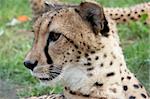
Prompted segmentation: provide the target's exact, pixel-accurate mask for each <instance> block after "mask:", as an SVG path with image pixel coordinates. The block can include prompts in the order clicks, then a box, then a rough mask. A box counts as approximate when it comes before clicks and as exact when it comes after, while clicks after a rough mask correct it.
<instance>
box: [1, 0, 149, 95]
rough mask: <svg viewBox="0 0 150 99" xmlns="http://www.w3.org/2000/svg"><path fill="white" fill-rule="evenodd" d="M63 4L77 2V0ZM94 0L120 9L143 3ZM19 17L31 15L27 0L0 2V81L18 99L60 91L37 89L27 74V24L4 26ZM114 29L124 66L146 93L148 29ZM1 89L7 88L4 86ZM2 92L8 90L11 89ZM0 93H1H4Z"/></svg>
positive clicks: (132, 25)
mask: <svg viewBox="0 0 150 99" xmlns="http://www.w3.org/2000/svg"><path fill="white" fill-rule="evenodd" d="M64 1H69V2H72V3H79V2H80V0H64ZM98 1H99V2H101V3H102V4H103V5H105V6H109V7H110V6H111V7H112V6H113V7H116V6H120V7H122V5H123V6H128V5H132V4H136V3H140V2H143V0H112V1H111V0H98ZM145 1H149V0H145ZM19 15H28V16H30V17H31V16H32V15H31V10H30V8H29V4H28V0H0V30H4V34H2V35H0V79H1V80H0V81H2V82H6V83H7V84H8V85H9V86H12V87H13V88H14V89H15V90H16V94H17V95H18V96H19V97H27V96H34V95H41V94H46V93H51V92H56V93H58V92H61V91H62V88H61V87H60V86H58V87H56V88H49V87H45V86H41V85H40V84H39V82H38V81H37V79H36V78H34V77H32V76H31V75H30V72H29V71H28V70H27V69H26V68H25V67H24V66H23V60H24V57H25V54H26V53H27V52H28V50H29V49H30V48H31V44H32V39H33V35H32V34H31V33H28V32H23V31H30V30H31V23H30V22H26V23H23V24H19V25H16V26H13V27H7V26H6V23H7V22H9V21H10V20H11V19H12V18H14V17H17V16H19ZM118 29H119V35H120V37H121V42H122V44H123V50H124V54H125V59H126V61H127V64H128V67H129V68H130V70H131V71H132V72H134V73H135V74H136V75H137V77H138V78H139V79H140V81H141V82H142V83H143V84H144V85H145V86H146V89H147V90H148V91H149V92H150V81H149V80H150V79H149V75H150V74H149V72H150V67H149V66H150V56H149V55H150V51H149V49H150V47H149V46H148V45H150V36H149V34H150V32H149V27H148V26H144V25H143V24H141V23H140V22H136V23H135V22H134V23H132V22H131V23H130V24H125V25H119V27H118ZM0 84H1V83H0ZM3 87H4V88H5V87H8V86H7V85H6V84H5V86H3ZM5 89H7V90H11V89H12V88H10V87H9V88H5ZM9 92H11V91H9ZM0 93H1V89H0ZM3 94H5V91H4V92H3ZM0 95H1V94H0Z"/></svg>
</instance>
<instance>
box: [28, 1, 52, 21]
mask: <svg viewBox="0 0 150 99" xmlns="http://www.w3.org/2000/svg"><path fill="white" fill-rule="evenodd" d="M29 1H30V4H31V8H32V12H33V20H34V21H35V20H36V19H37V18H38V17H39V16H40V15H42V14H43V13H45V12H48V11H50V10H54V9H55V7H54V5H53V4H51V2H47V1H45V0H29Z"/></svg>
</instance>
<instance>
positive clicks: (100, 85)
mask: <svg viewBox="0 0 150 99" xmlns="http://www.w3.org/2000/svg"><path fill="white" fill-rule="evenodd" d="M94 86H97V87H102V86H103V83H98V82H96V83H94Z"/></svg>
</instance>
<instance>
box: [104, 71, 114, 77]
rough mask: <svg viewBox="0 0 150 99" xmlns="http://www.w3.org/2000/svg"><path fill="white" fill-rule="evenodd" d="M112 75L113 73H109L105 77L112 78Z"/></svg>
mask: <svg viewBox="0 0 150 99" xmlns="http://www.w3.org/2000/svg"><path fill="white" fill-rule="evenodd" d="M113 75H115V73H114V72H110V73H108V74H107V75H106V76H107V77H110V76H113Z"/></svg>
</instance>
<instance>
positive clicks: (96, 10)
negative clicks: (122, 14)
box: [77, 2, 109, 36]
mask: <svg viewBox="0 0 150 99" xmlns="http://www.w3.org/2000/svg"><path fill="white" fill-rule="evenodd" d="M77 11H78V13H79V14H80V16H81V17H82V18H83V19H84V20H86V21H88V22H89V23H90V25H91V27H92V29H93V32H94V33H95V34H98V33H101V34H102V35H104V36H107V35H108V32H109V27H108V22H107V20H106V18H105V15H104V11H103V7H102V6H99V5H97V4H95V3H90V2H84V3H81V4H80V6H79V8H77Z"/></svg>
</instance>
